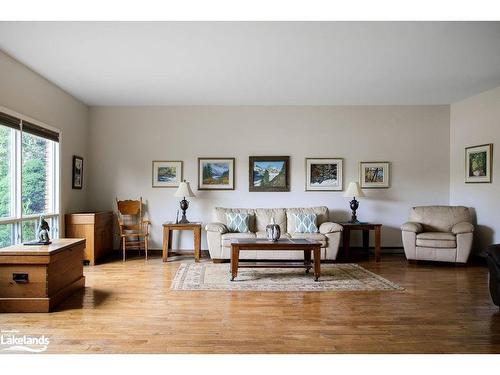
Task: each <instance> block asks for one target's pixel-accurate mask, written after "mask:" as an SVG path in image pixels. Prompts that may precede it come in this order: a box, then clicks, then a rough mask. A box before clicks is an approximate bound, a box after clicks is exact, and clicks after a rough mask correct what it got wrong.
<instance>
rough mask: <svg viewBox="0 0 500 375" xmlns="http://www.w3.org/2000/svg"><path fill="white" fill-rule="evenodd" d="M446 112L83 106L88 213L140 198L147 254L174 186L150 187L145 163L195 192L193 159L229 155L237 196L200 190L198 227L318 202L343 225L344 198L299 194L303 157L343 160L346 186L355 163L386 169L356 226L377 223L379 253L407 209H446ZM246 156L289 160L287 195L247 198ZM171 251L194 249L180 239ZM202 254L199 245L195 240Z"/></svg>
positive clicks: (167, 214)
mask: <svg viewBox="0 0 500 375" xmlns="http://www.w3.org/2000/svg"><path fill="white" fill-rule="evenodd" d="M449 132H450V129H449V107H448V106H413V107H412V106H408V107H404V106H394V107H382V106H381V107H371V106H362V107H348V106H346V107H311V106H304V107H91V109H90V169H91V171H92V173H91V177H90V178H89V180H87V183H88V184H89V185H88V186H89V208H92V209H113V210H114V209H115V197H119V198H121V199H124V198H138V197H139V196H142V197H143V199H145V200H146V201H147V206H148V208H149V217H150V219H151V220H152V222H153V226H152V241H153V243H152V247H153V248H161V224H162V223H163V222H164V221H166V220H172V219H175V213H176V210H177V208H178V199H177V198H175V197H174V196H173V194H174V192H175V189H158V188H156V189H153V188H152V187H151V169H152V166H151V162H152V160H183V161H184V177H185V178H186V179H187V180H188V181H190V182H191V183H192V186H193V188H196V186H197V157H199V156H206V157H235V158H236V190H235V191H224V192H210V191H199V192H196V191H195V192H196V194H197V197H196V198H195V199H192V202H191V207H190V208H189V211H188V217H189V218H190V219H191V220H195V219H198V220H202V221H203V222H204V223H206V222H208V221H211V220H212V218H213V216H212V215H213V208H214V207H215V206H218V205H220V206H227V207H291V206H312V205H326V206H328V207H329V208H330V210H331V212H332V219H333V220H335V221H342V220H346V219H348V218H349V210H348V200H349V199H347V198H344V197H343V193H342V192H305V191H304V178H305V166H304V163H305V162H304V158H305V157H342V158H344V186H347V184H348V183H349V181H355V180H358V163H359V161H390V162H392V182H391V185H392V186H391V188H390V189H380V190H365V192H366V195H367V198H365V199H363V200H362V201H361V204H360V209H359V210H358V217H359V219H360V220H364V221H376V222H380V223H382V224H384V229H383V235H382V242H383V246H401V239H400V230H399V226H400V224H401V223H403V222H404V221H406V219H407V214H408V210H409V208H410V207H411V206H413V205H424V204H448V202H449V157H450V149H449ZM249 155H290V157H291V191H290V192H287V193H255V192H254V193H250V192H248V156H249ZM177 246H180V247H181V248H184V249H188V248H192V240H191V239H190V238H189V237H188V235H187V233H186V234H185V235H183V238H182V241H181V243H180V244H179V243H177ZM203 248H205V249H206V248H207V247H206V241H205V238H203Z"/></svg>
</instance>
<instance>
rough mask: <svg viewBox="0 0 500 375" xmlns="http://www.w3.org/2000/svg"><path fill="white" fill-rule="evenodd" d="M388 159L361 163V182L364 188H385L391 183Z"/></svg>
mask: <svg viewBox="0 0 500 375" xmlns="http://www.w3.org/2000/svg"><path fill="white" fill-rule="evenodd" d="M390 166H391V163H389V162H388V161H362V162H360V163H359V182H360V185H361V188H362V189H384V188H388V187H389V186H390V185H389V183H390Z"/></svg>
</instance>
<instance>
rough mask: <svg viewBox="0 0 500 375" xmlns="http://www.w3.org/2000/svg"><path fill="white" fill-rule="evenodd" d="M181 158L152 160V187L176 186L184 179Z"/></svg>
mask: <svg viewBox="0 0 500 375" xmlns="http://www.w3.org/2000/svg"><path fill="white" fill-rule="evenodd" d="M182 167H183V165H182V161H181V160H153V162H152V173H151V175H152V187H154V188H176V187H179V184H180V183H181V181H182V178H183V176H182V173H183V171H182V169H183V168H182Z"/></svg>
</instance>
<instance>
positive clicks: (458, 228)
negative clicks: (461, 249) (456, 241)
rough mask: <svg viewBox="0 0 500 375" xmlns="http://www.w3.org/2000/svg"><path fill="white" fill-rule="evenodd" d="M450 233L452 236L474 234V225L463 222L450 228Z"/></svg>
mask: <svg viewBox="0 0 500 375" xmlns="http://www.w3.org/2000/svg"><path fill="white" fill-rule="evenodd" d="M451 231H452V232H453V234H461V233H472V232H474V225H472V224H471V223H468V222H466V221H463V222H461V223H457V224H455V225H454V226H453V227H452V228H451Z"/></svg>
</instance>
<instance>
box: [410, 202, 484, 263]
mask: <svg viewBox="0 0 500 375" xmlns="http://www.w3.org/2000/svg"><path fill="white" fill-rule="evenodd" d="M471 222H472V220H471V215H470V212H469V209H468V208H467V207H462V206H422V207H413V208H412V209H411V211H410V218H409V221H408V222H407V223H404V224H403V225H402V226H401V230H402V231H403V233H402V235H403V246H404V249H405V254H406V258H407V259H409V260H434V261H441V262H453V263H467V260H468V258H469V254H470V252H471V248H472V232H473V231H474V226H473V225H472V223H471Z"/></svg>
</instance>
